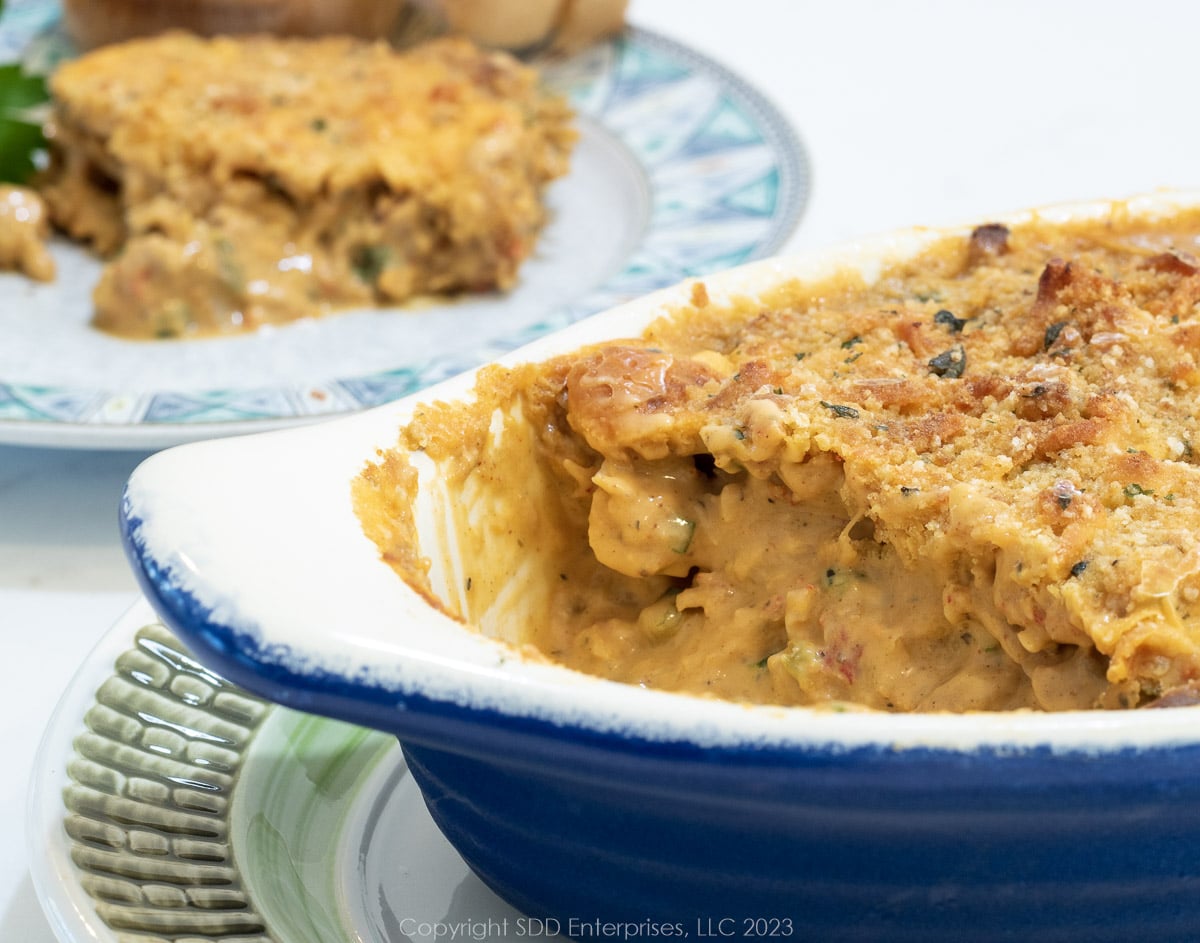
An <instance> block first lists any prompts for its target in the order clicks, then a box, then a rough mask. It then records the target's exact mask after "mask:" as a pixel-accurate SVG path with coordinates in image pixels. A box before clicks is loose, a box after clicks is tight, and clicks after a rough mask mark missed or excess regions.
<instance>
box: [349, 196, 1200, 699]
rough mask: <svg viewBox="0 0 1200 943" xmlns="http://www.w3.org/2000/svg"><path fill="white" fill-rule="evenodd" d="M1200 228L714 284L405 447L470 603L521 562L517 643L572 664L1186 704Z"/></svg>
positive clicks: (841, 692)
mask: <svg viewBox="0 0 1200 943" xmlns="http://www.w3.org/2000/svg"><path fill="white" fill-rule="evenodd" d="M1198 243H1200V211H1190V212H1180V213H1178V214H1176V215H1172V216H1169V217H1162V218H1152V219H1151V218H1139V217H1136V216H1134V215H1132V214H1130V213H1129V212H1128V211H1127V210H1126V209H1125V208H1124V207H1123V206H1121V205H1115V206H1114V207H1113V208H1112V211H1111V213H1110V214H1109V216H1108V217H1107V218H1104V219H1102V220H1097V221H1091V222H1086V223H1078V224H1060V223H1053V222H1049V221H1043V220H1039V219H1036V218H1035V219H1033V220H1032V221H1031V222H1029V223H1028V224H1023V225H1020V226H1013V227H1008V226H1001V225H984V226H980V227H978V228H976V229H975V230H974V231H973V232H972V233H971V234H970V235H969V236H968V237H962V238H960V237H951V238H947V239H945V240H943V241H941V242H938V243H937V244H936V245H934V246H932V247H931V248H930V249H928V250H927V251H925V252H923V253H922V254H921V255H920V256H919V257H917V258H915V259H912V260H911V261H907V262H904V263H901V264H898V265H895V266H893V267H892V268H890V269H888V270H887V271H885V272H884V273H883V274H882V275H881V276H880V277H879V278H878V279H877V280H875V281H873V282H872V283H871V284H866V283H864V281H863V280H862V278H861V277H860V276H858V275H857V274H853V273H849V274H845V275H841V276H838V277H837V278H833V279H831V280H829V281H827V282H825V283H822V284H819V285H811V284H790V285H786V286H784V287H782V288H779V289H777V290H774V291H772V292H771V293H770V294H768V295H766V296H764V297H761V298H756V299H743V300H736V301H733V302H730V303H722V304H715V303H713V302H712V301H710V300H709V298H708V296H707V292H706V290H705V288H704V286H703V284H702V283H698V284H697V285H696V288H695V291H694V292H693V300H692V304H691V305H688V306H685V307H684V309H682V310H680V311H678V312H676V313H675V314H673V315H671V316H669V317H666V318H664V319H662V320H660V321H659V322H656V323H655V324H654V325H652V326H651V328H650V329H649V330H648V331H647V332H646V333H645V335H644V336H642V337H639V338H635V339H630V340H626V341H622V342H616V343H610V344H604V345H601V346H598V347H594V348H589V349H587V350H583V351H580V352H578V353H576V354H572V355H570V356H566V357H558V358H555V359H553V360H550V361H548V362H546V363H544V364H536V365H528V366H524V367H518V368H515V369H511V370H500V369H492V370H490V371H488V372H485V373H484V374H483V375H482V378H481V381H480V384H479V389H478V395H479V401H478V403H475V404H473V405H470V406H464V405H447V404H433V405H431V406H429V407H427V408H424V409H422V410H421V411H420V412H419V413H418V415H417V417H416V419H415V421H414V422H413V423H412V424H411V425H410V426H408V427H407V428H406V429H405V430H404V431H403V434H402V447H401V449H400V453H401V454H402V453H403V452H404V451H405V450H414V449H417V450H423V451H425V452H426V453H427V454H428V455H429V456H430V457H431V458H433V460H434V461H435V462H437V463H438V465H439V467H440V468H441V469H442V471H443V473H444V475H445V478H446V480H447V481H448V482H449V483H450V487H451V488H452V490H453V491H454V493H456V494H460V495H462V496H463V499H464V510H462V512H461V514H460V516H459V518H458V521H459V532H460V535H461V536H462V546H463V548H464V554H465V559H466V561H467V562H466V564H465V572H467V573H468V574H469V575H470V577H471V581H472V585H471V589H470V590H469V591H464V593H463V602H462V606H461V608H462V613H461V614H462V615H463V617H464V618H465V619H467V620H468V621H470V622H473V623H476V624H485V623H486V624H487V625H490V626H493V627H494V626H502V625H503V623H504V619H505V617H504V614H503V609H504V606H505V605H506V602H505V600H506V599H507V598H509V597H510V596H511V595H512V593H513V592H514V590H513V588H512V580H513V579H515V578H517V575H518V574H519V575H520V580H521V582H520V585H521V587H522V591H527V592H530V593H535V594H540V595H539V600H540V601H539V605H543V606H544V616H543V617H542V618H540V619H538V620H537V624H536V626H535V627H534V628H532V629H530V630H528V631H524V630H522V633H518V638H517V640H518V641H523V642H528V643H532V644H533V645H534V646H536V648H537V650H538V651H540V652H541V653H542V655H543V656H544V657H546V658H549V659H551V660H555V661H559V662H562V663H564V664H566V665H568V666H571V667H574V668H577V669H579V670H582V671H586V672H590V673H594V674H600V675H603V676H606V677H610V678H615V679H617V680H621V681H625V682H629V683H632V684H641V685H645V686H650V687H658V688H663V689H668V690H676V691H685V692H690V693H694V694H704V695H712V696H718V697H724V698H730V699H734V700H743V701H756V702H772V703H781V704H831V703H832V704H853V705H860V706H863V707H867V708H875V709H880V710H890V711H970V710H1010V709H1022V708H1031V709H1044V710H1064V709H1079V708H1094V707H1106V708H1119V707H1133V706H1139V705H1145V704H1151V703H1160V704H1170V703H1178V702H1180V701H1187V700H1192V699H1194V698H1193V696H1192V690H1193V686H1194V685H1195V684H1196V681H1197V677H1198V675H1200V418H1198V417H1200V362H1198V357H1200V262H1198V261H1197V260H1196V258H1195V257H1194V255H1193V253H1194V252H1196V248H1197V244H1198ZM497 416H504V417H507V418H506V419H504V421H503V422H500V421H499V420H498V419H497ZM369 492H370V489H363V490H362V493H361V494H360V496H359V500H360V504H362V505H367V504H370V502H371V501H372V500H374V498H372V496H371V494H370V493H369ZM505 495H508V496H509V497H508V498H507V499H506V498H505ZM481 501H482V503H481ZM481 508H486V511H487V516H486V520H485V517H484V516H482V512H481V510H480V509H481ZM532 508H536V509H532ZM485 526H486V530H487V534H486V539H484V537H482V536H478V537H473V536H472V535H473V534H475V535H479V534H481V533H482V531H481V528H483V527H485ZM382 546H383V545H382V544H381V547H382ZM385 549H386V548H385ZM502 558H507V559H502ZM513 558H517V559H520V560H521V568H520V569H519V570H515V569H514V568H513V564H512V563H511V559H513ZM530 573H532V574H534V575H530ZM497 634H502V635H503V634H504V630H503V629H499V630H497ZM508 637H509V638H512V637H513V636H512V633H511V632H510V633H509V635H508Z"/></svg>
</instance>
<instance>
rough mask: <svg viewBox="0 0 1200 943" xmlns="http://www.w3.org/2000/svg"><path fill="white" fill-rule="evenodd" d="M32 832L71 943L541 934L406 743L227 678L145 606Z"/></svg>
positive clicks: (82, 711) (63, 727)
mask: <svg viewBox="0 0 1200 943" xmlns="http://www.w3.org/2000/svg"><path fill="white" fill-rule="evenodd" d="M27 831H28V839H29V846H30V849H29V850H30V856H29V860H30V862H31V866H32V875H33V880H34V886H35V889H36V891H37V895H38V898H39V901H40V902H41V904H42V906H43V908H44V910H45V913H46V916H47V919H48V920H49V922H50V924H51V926H52V928H53V930H54V933H55V935H56V937H57V938H58V939H59V940H61V941H62V943H148V941H151V940H154V941H162V940H171V941H180V943H182V941H187V943H233V941H237V943H398V941H402V940H411V941H413V943H437V941H438V940H441V939H444V938H445V937H446V936H447V935H449V934H451V933H457V934H458V935H459V936H460V937H461V935H462V934H465V933H468V932H470V931H472V930H473V929H475V930H477V929H478V928H480V927H485V928H489V934H488V937H487V939H488V940H489V943H504V941H506V940H515V939H520V938H521V936H522V934H521V933H519V932H518V930H517V923H516V921H517V918H518V917H519V915H518V914H517V913H516V912H515V911H513V910H512V909H511V908H509V907H507V906H506V905H505V904H503V902H501V901H500V900H498V899H497V898H496V897H495V895H493V894H491V893H490V892H489V891H488V890H487V889H486V888H485V887H484V886H483V885H482V884H481V883H480V882H479V880H478V879H477V878H475V877H474V876H473V875H472V874H471V873H470V872H469V871H468V869H467V867H466V865H465V864H464V863H463V861H462V859H461V858H460V857H459V856H458V855H457V854H456V853H455V852H454V850H453V849H452V848H451V847H450V846H449V845H448V844H447V843H446V840H445V839H444V838H443V837H442V835H441V834H440V833H439V832H438V831H437V828H436V826H435V825H434V824H433V822H432V820H430V818H429V815H428V812H427V811H426V810H425V808H424V805H423V803H422V800H421V796H420V793H419V791H418V790H417V787H416V785H415V784H414V782H413V779H412V776H411V775H410V774H409V773H408V770H407V768H406V767H405V765H404V761H403V759H402V757H401V755H400V747H399V745H398V744H397V743H396V741H395V739H394V738H392V737H389V736H387V735H386V734H383V733H379V732H376V731H371V730H367V729H364V728H362V727H355V726H352V725H350V724H344V723H341V722H339V721H335V720H329V719H327V718H324V717H318V716H315V715H312V714H301V713H297V712H295V711H289V710H286V709H284V708H279V707H276V706H274V705H272V704H270V703H268V702H265V701H263V700H262V699H260V698H258V697H255V696H254V695H252V694H249V693H248V692H246V691H244V690H242V689H240V688H238V687H237V686H236V685H233V684H231V683H229V682H227V681H225V680H224V679H223V678H221V677H219V676H218V675H216V674H214V673H213V672H212V671H210V670H209V669H207V668H205V667H204V666H203V665H201V664H199V663H198V662H196V661H195V659H194V658H192V656H191V655H190V653H189V652H188V651H187V649H186V648H185V647H184V646H182V645H181V644H180V643H179V641H178V640H177V639H176V638H175V637H174V636H173V635H172V634H171V633H170V632H168V631H167V630H166V629H165V628H163V626H162V625H161V624H159V623H158V621H157V619H156V618H155V616H154V613H153V611H152V610H151V609H150V607H149V606H148V605H147V604H146V603H145V602H139V603H138V604H137V605H135V606H134V607H133V608H132V609H131V610H130V611H129V612H127V613H126V614H125V615H124V616H123V617H122V618H121V619H119V620H118V621H117V623H116V624H115V625H114V626H113V627H112V629H111V630H110V631H109V632H108V633H107V635H105V637H104V639H103V640H102V641H101V642H100V643H99V645H97V647H96V648H95V650H94V651H93V652H92V653H91V654H90V655H89V656H88V657H87V658H86V659H85V660H84V663H83V665H82V666H81V667H80V669H79V671H78V673H77V675H76V677H75V678H74V679H73V680H72V682H71V684H70V685H69V686H68V688H67V690H66V691H65V692H64V693H63V696H62V699H61V701H60V703H59V707H58V709H57V710H56V711H55V714H54V716H53V718H52V720H51V722H50V723H49V725H48V726H47V729H46V731H45V733H44V736H43V739H42V744H41V748H40V749H39V752H38V756H37V762H36V764H35V767H34V775H33V777H32V779H31V782H30V793H29V817H28V823H27Z"/></svg>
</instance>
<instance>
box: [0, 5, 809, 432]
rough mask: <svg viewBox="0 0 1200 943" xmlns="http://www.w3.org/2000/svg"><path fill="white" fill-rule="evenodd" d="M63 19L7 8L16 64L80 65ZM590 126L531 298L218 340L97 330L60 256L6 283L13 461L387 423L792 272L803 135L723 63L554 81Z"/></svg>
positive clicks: (644, 41) (64, 246) (624, 68)
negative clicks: (375, 413)
mask: <svg viewBox="0 0 1200 943" xmlns="http://www.w3.org/2000/svg"><path fill="white" fill-rule="evenodd" d="M58 17H59V11H58V5H57V2H56V0H7V2H6V3H5V5H4V13H3V16H2V17H0V62H3V61H10V60H12V59H20V58H23V59H24V60H25V61H26V62H27V63H28V67H29V68H31V69H40V70H43V71H45V70H47V69H49V68H52V66H53V63H54V62H56V61H60V60H61V58H62V57H64V56H67V55H70V54H71V50H70V47H69V44H68V43H67V41H66V39H65V38H64V36H63V35H62V33H61V29H60V27H59V25H58ZM543 74H544V76H545V78H546V80H547V82H548V83H549V84H550V85H551V86H553V87H555V88H557V89H559V90H560V91H561V92H563V93H564V94H565V95H566V96H568V98H569V99H570V101H571V102H572V104H573V106H574V107H575V109H576V112H577V114H578V125H579V130H580V141H579V144H578V146H577V149H576V151H575V154H574V156H573V158H572V167H571V171H570V173H569V174H568V175H567V176H566V177H565V178H564V179H562V180H560V181H557V182H556V183H555V184H553V185H552V186H551V188H550V190H549V191H548V196H547V199H548V203H549V205H550V210H551V222H550V224H549V226H548V227H547V228H546V230H545V231H544V233H543V234H542V237H541V240H540V242H539V245H538V249H537V252H536V255H535V257H533V258H531V259H529V260H528V261H527V262H526V264H525V266H524V267H523V268H522V271H521V277H520V282H519V284H518V285H517V286H516V287H515V288H514V289H513V290H512V291H511V292H509V293H507V294H504V295H488V296H480V297H474V298H471V299H463V300H458V301H454V302H445V303H436V304H431V303H428V302H426V303H422V304H414V305H410V306H406V307H403V308H393V309H379V308H373V309H369V310H358V311H349V312H345V313H341V314H338V315H336V316H331V317H325V318H316V319H308V320H304V321H300V322H297V323H293V324H289V325H285V326H282V327H276V328H271V329H263V330H260V331H258V332H256V333H254V334H250V335H246V336H235V337H224V338H212V339H206V340H203V341H194V340H192V341H187V340H185V341H179V340H174V341H172V340H164V341H153V342H146V341H128V340H123V339H121V338H117V337H114V336H110V335H107V334H104V333H102V332H100V331H98V330H96V329H95V328H93V327H91V326H90V323H89V321H90V318H91V312H92V306H91V291H92V286H93V285H94V284H95V281H96V278H97V277H98V273H99V267H100V266H99V262H97V260H96V259H94V258H93V257H91V256H90V255H88V254H87V253H86V252H85V251H83V250H82V249H80V248H79V247H77V246H74V245H71V244H69V243H67V242H65V241H57V242H55V243H54V244H53V245H52V247H51V251H52V254H53V255H54V258H55V261H56V263H57V266H58V272H59V274H58V278H57V280H56V281H55V282H53V283H50V284H41V283H35V282H32V281H30V280H28V279H26V278H24V277H22V276H19V275H14V274H4V273H0V442H7V443H22V444H34V445H50V446H69V447H74V448H138V449H141V448H159V447H162V446H165V445H171V444H175V443H178V442H183V441H187V440H191V439H200V438H212V437H216V436H220V435H229V434H235V433H241V432H251V431H258V430H262V429H268V428H272V427H275V426H280V425H290V424H294V423H298V422H304V421H312V420H315V419H319V418H322V417H325V416H331V415H337V414H344V413H348V412H353V411H356V410H359V409H363V408H367V407H370V406H375V405H379V404H381V403H385V402H388V401H390V400H393V399H397V398H399V397H401V396H404V395H405V394H407V393H410V392H413V391H415V390H417V389H420V388H422V387H424V386H427V385H429V384H431V383H433V382H435V381H437V380H440V379H444V378H445V377H448V376H451V375H453V374H456V373H460V372H463V371H465V370H467V369H470V368H472V367H475V366H478V365H479V364H480V363H484V362H486V361H489V360H492V359H495V358H496V357H497V356H499V355H501V354H504V353H506V352H508V351H510V350H512V349H514V348H516V347H518V346H521V345H522V344H525V343H527V342H528V341H531V340H534V339H535V338H537V337H539V336H541V335H543V334H546V333H548V332H550V331H553V330H556V329H557V328H560V327H565V326H566V325H568V324H570V323H572V322H573V321H577V320H579V319H580V318H582V317H585V316H587V315H589V314H594V313H595V312H598V311H603V310H606V309H608V308H611V307H613V306H615V305H616V304H618V303H620V302H623V301H626V300H628V299H630V298H633V297H636V296H639V295H643V294H647V293H648V292H650V291H653V290H654V289H657V288H662V287H664V286H667V285H672V284H675V283H676V282H679V281H682V280H683V279H684V278H687V277H690V276H695V275H707V274H709V273H711V272H713V271H716V270H718V269H723V268H728V267H731V266H734V265H737V264H739V263H742V262H747V261H750V260H752V259H756V258H761V257H763V256H768V255H771V254H773V253H774V252H775V251H776V250H777V249H779V248H780V246H781V245H782V244H783V242H784V241H785V240H786V238H787V237H788V235H790V233H791V232H792V230H793V229H794V228H795V226H796V223H797V221H798V220H799V218H800V215H801V213H802V211H803V208H804V204H805V202H806V198H807V195H808V187H809V177H808V164H807V160H806V157H805V153H804V150H803V148H802V146H801V145H800V143H799V141H798V139H797V137H796V135H795V133H794V132H793V131H792V129H791V128H790V127H789V126H788V123H787V121H786V120H785V119H784V117H783V116H782V115H781V114H780V113H779V112H778V111H777V110H776V109H775V108H774V107H773V106H772V105H771V104H770V103H769V102H768V101H766V100H765V99H764V98H763V97H762V96H761V95H760V94H759V93H758V92H757V91H755V90H754V89H753V88H751V87H749V86H748V85H747V84H746V83H744V82H743V81H742V80H741V79H739V78H738V77H737V76H735V75H733V74H731V73H730V72H729V71H728V70H726V69H724V68H723V67H721V66H720V65H718V64H717V63H715V62H713V61H711V60H709V59H707V58H705V57H704V56H702V55H699V54H697V53H696V52H693V51H692V50H690V49H688V48H685V47H684V46H681V45H679V44H678V43H676V42H673V41H671V40H669V39H666V38H663V37H661V36H658V35H655V34H652V33H649V32H645V31H642V30H638V29H630V30H628V31H626V32H625V33H624V34H623V35H622V36H620V37H618V38H616V39H614V40H612V41H610V42H607V43H601V44H598V45H595V46H593V47H591V48H589V49H587V50H585V51H583V52H581V53H579V54H577V55H575V56H572V57H570V58H567V59H563V60H555V61H551V62H547V63H543Z"/></svg>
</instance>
